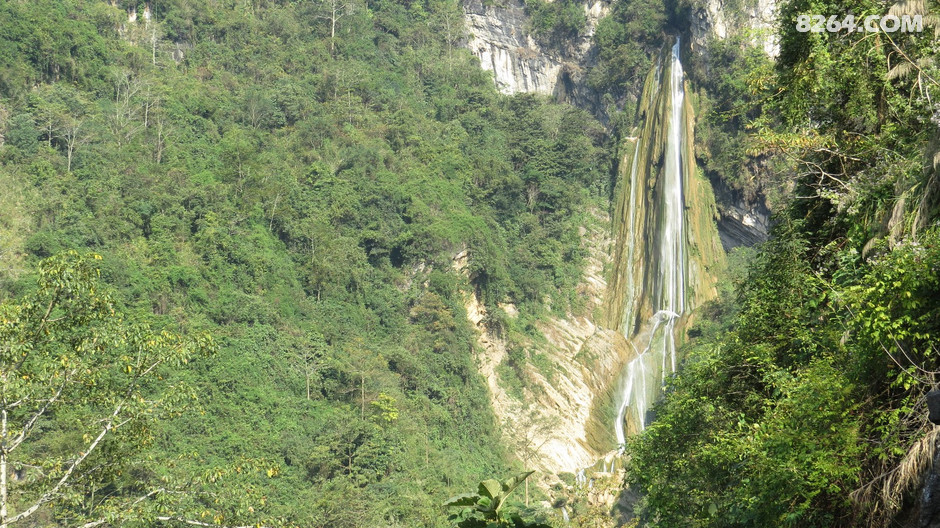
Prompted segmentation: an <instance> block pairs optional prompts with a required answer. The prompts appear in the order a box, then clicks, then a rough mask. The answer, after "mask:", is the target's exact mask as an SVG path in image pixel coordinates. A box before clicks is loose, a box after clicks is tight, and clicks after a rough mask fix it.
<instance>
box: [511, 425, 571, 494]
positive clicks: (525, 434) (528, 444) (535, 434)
mask: <svg viewBox="0 0 940 528" xmlns="http://www.w3.org/2000/svg"><path fill="white" fill-rule="evenodd" d="M513 416H515V417H516V418H515V419H513V418H512V417H513ZM557 426H558V419H557V418H556V417H551V418H549V417H545V416H542V415H540V414H539V412H538V410H537V409H535V408H531V407H529V408H518V409H517V410H516V411H514V412H511V413H509V417H507V419H506V423H505V430H506V434H507V436H508V437H509V442H510V445H511V446H512V448H513V451H515V452H516V455H517V456H519V458H521V459H522V469H523V470H528V469H529V467H530V466H531V464H532V461H533V460H535V457H536V456H538V454H539V451H541V449H542V446H544V445H545V444H546V442H548V441H549V440H551V436H550V434H551V432H552V431H553V430H554V429H555V428H556V427H557ZM525 505H526V506H528V505H529V481H528V480H526V483H525Z"/></svg>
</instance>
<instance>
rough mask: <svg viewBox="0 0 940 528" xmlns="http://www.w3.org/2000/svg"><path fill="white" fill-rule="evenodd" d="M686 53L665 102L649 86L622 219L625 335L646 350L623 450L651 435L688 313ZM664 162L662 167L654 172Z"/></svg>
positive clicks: (621, 433)
mask: <svg viewBox="0 0 940 528" xmlns="http://www.w3.org/2000/svg"><path fill="white" fill-rule="evenodd" d="M679 50H680V42H679V39H676V43H675V45H674V46H673V47H672V54H671V57H670V61H669V67H668V72H669V76H668V83H664V82H662V81H663V79H662V78H661V77H662V73H663V72H662V70H663V69H662V68H659V67H657V68H656V70H655V74H654V77H655V79H654V82H655V84H656V85H659V98H660V99H655V100H654V95H655V94H654V93H653V87H652V86H649V82H648V86H647V90H649V94H650V101H649V103H648V104H649V105H650V108H647V109H646V116H645V117H646V121H647V123H646V126H645V127H644V131H643V133H642V134H641V135H640V137H639V138H637V141H636V147H635V149H634V155H633V162H632V164H631V169H630V191H629V202H628V203H627V206H626V207H624V208H623V211H622V214H623V215H624V217H625V222H626V233H624V235H625V238H626V241H625V242H626V246H625V248H624V250H625V251H624V253H625V255H623V256H624V257H626V262H621V263H620V265H622V266H623V265H625V266H630V267H631V268H630V269H628V270H627V271H626V272H623V273H622V275H623V277H624V279H623V280H622V282H623V284H622V288H623V289H624V295H623V303H624V306H623V307H622V308H621V313H622V319H621V321H620V324H619V327H620V329H621V331H622V332H623V333H624V336H625V337H627V339H628V340H629V341H630V342H631V344H633V346H634V349H639V348H640V346H643V350H642V351H641V352H639V354H638V355H637V356H636V357H634V358H633V360H632V361H630V362H629V363H628V364H627V365H626V367H625V369H624V374H623V378H622V381H621V386H620V390H619V394H618V398H619V402H618V405H617V417H616V420H615V424H614V429H615V433H616V437H617V443H618V444H623V443H624V440H625V438H626V434H627V432H628V431H627V429H626V427H627V425H628V424H630V425H631V429H633V430H642V429H643V428H644V427H645V425H646V423H645V422H646V413H647V411H648V409H649V407H650V405H651V404H652V403H653V402H654V400H655V399H656V397H657V396H658V395H659V393H660V391H661V387H662V384H663V382H664V381H665V377H666V375H667V374H668V373H671V372H674V371H675V369H676V335H675V334H676V323H677V321H679V320H680V318H682V317H683V315H684V314H685V310H686V299H685V295H686V275H687V273H688V262H687V259H686V243H687V235H686V213H685V196H684V192H683V188H684V185H685V181H686V179H687V178H688V177H689V174H688V172H689V168H690V167H691V165H690V164H691V160H690V159H688V158H689V154H688V153H689V152H691V146H690V144H689V140H690V134H689V133H688V131H687V130H686V129H687V123H688V122H689V120H688V119H687V111H686V104H685V93H684V87H683V71H682V64H681V62H680V60H679ZM663 97H666V98H668V100H663V99H661V98H663ZM657 101H658V102H659V104H658V105H657ZM657 106H658V107H659V108H661V111H662V113H668V119H662V120H657V119H653V115H654V114H655V112H656V107H657ZM655 123H662V124H665V127H666V130H665V135H663V134H662V132H663V131H661V130H656V129H655V126H654V124H655ZM661 126H662V125H660V127H661ZM657 143H659V144H660V145H661V146H660V145H657ZM663 143H664V145H662V144H663ZM660 159H662V163H661V165H659V166H655V167H654V166H652V165H655V164H657V163H658V162H659V160H660ZM640 160H643V161H642V162H641V161H640ZM660 167H661V168H660ZM657 174H658V177H655V180H653V181H654V182H655V183H654V184H653V186H652V187H651V188H649V189H647V187H648V186H647V185H644V184H645V183H646V182H647V180H649V179H650V178H651V177H654V176H655V175H657ZM651 264H653V265H651ZM644 292H648V294H645V293H644ZM650 312H652V315H651V316H650V317H648V318H647V319H646V320H645V321H640V320H638V318H639V317H642V314H644V313H650ZM638 344H639V346H638Z"/></svg>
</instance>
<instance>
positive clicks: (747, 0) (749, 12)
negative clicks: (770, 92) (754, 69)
mask: <svg viewBox="0 0 940 528" xmlns="http://www.w3.org/2000/svg"><path fill="white" fill-rule="evenodd" d="M776 22H777V0H743V1H742V0H707V1H706V2H705V4H704V6H702V7H699V8H698V9H696V10H695V11H694V12H693V14H692V20H691V37H692V51H693V53H708V41H709V39H710V38H718V39H726V38H728V37H729V36H731V35H735V34H744V33H747V34H749V35H750V38H751V44H752V45H755V46H760V47H761V48H762V49H763V50H764V53H766V54H767V55H768V56H769V57H776V56H777V55H779V54H780V43H779V42H778V41H777V38H776V35H775V31H774V25H775V24H776Z"/></svg>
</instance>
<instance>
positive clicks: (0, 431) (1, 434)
mask: <svg viewBox="0 0 940 528" xmlns="http://www.w3.org/2000/svg"><path fill="white" fill-rule="evenodd" d="M6 523H7V410H6V409H4V410H3V424H2V425H0V525H6Z"/></svg>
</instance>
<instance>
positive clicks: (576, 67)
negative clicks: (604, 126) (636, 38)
mask: <svg viewBox="0 0 940 528" xmlns="http://www.w3.org/2000/svg"><path fill="white" fill-rule="evenodd" d="M463 9H464V18H465V21H466V25H467V33H468V38H467V40H466V41H465V45H466V47H467V48H468V49H469V50H470V51H471V52H472V53H473V54H474V55H476V56H477V57H478V58H479V59H480V66H481V67H482V68H483V69H485V70H487V71H491V72H493V75H494V78H495V81H496V86H497V88H498V89H499V90H500V91H501V92H503V93H505V94H515V93H538V94H543V95H549V96H554V97H555V98H556V99H557V100H559V101H562V102H567V103H571V104H573V105H575V106H579V107H581V108H584V109H586V110H588V111H589V112H592V113H593V114H594V115H597V116H598V117H600V118H601V119H605V112H604V109H603V106H602V104H601V98H600V94H597V93H595V92H594V91H593V90H591V89H590V88H589V87H588V86H587V85H586V82H585V76H586V73H587V69H588V67H589V66H590V65H591V64H592V62H593V60H594V49H593V45H592V37H593V35H594V30H595V28H596V27H597V22H598V21H599V20H600V19H601V18H603V17H604V16H605V15H606V14H607V12H608V11H609V5H608V3H607V1H606V0H587V1H586V3H585V4H584V14H585V17H586V19H587V23H586V25H585V27H584V29H583V30H582V31H581V33H580V34H579V35H578V37H577V38H576V39H571V40H567V41H565V42H564V43H546V42H544V41H543V40H540V39H537V38H536V37H535V36H533V35H532V34H530V33H529V17H528V16H527V15H526V11H525V6H524V5H523V3H522V1H521V0H503V1H502V2H497V3H490V2H484V1H483V0H466V1H465V2H464V4H463Z"/></svg>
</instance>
